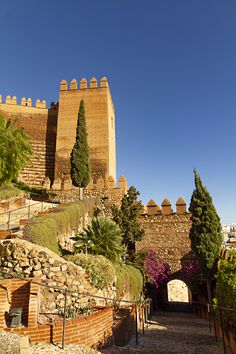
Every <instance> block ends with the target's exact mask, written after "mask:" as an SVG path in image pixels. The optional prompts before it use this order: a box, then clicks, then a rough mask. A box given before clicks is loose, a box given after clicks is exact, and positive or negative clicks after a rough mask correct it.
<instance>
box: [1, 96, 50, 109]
mask: <svg viewBox="0 0 236 354" xmlns="http://www.w3.org/2000/svg"><path fill="white" fill-rule="evenodd" d="M0 104H6V105H12V106H24V107H33V108H43V109H47V103H46V101H45V100H42V101H41V100H39V99H37V100H36V102H35V105H33V104H32V99H31V98H27V99H26V98H25V97H22V98H21V100H19V103H18V99H17V97H16V96H9V95H8V96H6V99H5V102H3V99H2V96H1V95H0Z"/></svg>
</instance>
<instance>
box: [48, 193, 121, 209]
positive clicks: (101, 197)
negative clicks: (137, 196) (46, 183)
mask: <svg viewBox="0 0 236 354" xmlns="http://www.w3.org/2000/svg"><path fill="white" fill-rule="evenodd" d="M47 193H48V196H49V200H50V201H51V202H54V203H63V204H68V203H72V202H76V201H78V200H80V199H81V195H80V190H79V188H75V187H73V189H70V190H56V191H52V190H50V191H48V192H47ZM125 193H126V190H125V189H121V188H113V189H109V188H102V189H85V188H84V189H83V192H82V195H83V199H89V198H95V199H96V201H97V204H98V206H100V207H101V208H102V211H103V212H104V214H105V215H111V211H110V208H111V206H112V205H113V204H115V205H116V206H117V207H120V205H121V201H122V199H123V197H124V195H125Z"/></svg>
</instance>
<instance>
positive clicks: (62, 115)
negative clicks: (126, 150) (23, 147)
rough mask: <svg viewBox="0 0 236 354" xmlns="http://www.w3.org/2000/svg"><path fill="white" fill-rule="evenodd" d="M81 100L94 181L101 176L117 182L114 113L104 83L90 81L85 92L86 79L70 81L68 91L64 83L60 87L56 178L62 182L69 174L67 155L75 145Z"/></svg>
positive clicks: (105, 83)
mask: <svg viewBox="0 0 236 354" xmlns="http://www.w3.org/2000/svg"><path fill="white" fill-rule="evenodd" d="M82 99H83V100H84V103H85V113H86V125H87V132H88V144H89V154H90V160H91V165H92V178H93V180H94V181H96V180H97V178H98V177H100V176H102V177H103V179H104V180H105V181H106V180H107V178H108V176H109V175H111V176H113V178H114V179H116V154H115V124H114V123H113V126H112V122H111V118H113V122H114V120H115V113H114V108H113V104H112V99H111V95H110V91H109V87H108V83H107V80H106V79H105V78H103V79H102V80H101V81H100V87H98V86H97V81H96V79H92V80H90V87H89V88H88V85H87V81H86V79H82V80H81V81H80V88H79V89H78V88H77V82H76V80H72V82H71V83H70V88H69V89H68V84H67V82H66V81H62V82H61V85H60V98H59V113H58V126H57V143H56V163H55V177H60V178H63V176H65V175H68V174H69V173H70V153H71V151H72V148H73V146H74V143H75V135H76V126H77V117H78V111H79V106H80V101H81V100H82Z"/></svg>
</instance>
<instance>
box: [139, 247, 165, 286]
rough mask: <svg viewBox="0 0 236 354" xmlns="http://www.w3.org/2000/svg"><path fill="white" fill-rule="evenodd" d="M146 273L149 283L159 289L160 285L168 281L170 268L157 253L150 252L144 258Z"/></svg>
mask: <svg viewBox="0 0 236 354" xmlns="http://www.w3.org/2000/svg"><path fill="white" fill-rule="evenodd" d="M144 271H145V273H146V276H147V279H148V281H149V282H150V283H151V284H153V285H155V286H156V288H158V287H159V285H160V284H162V283H164V282H165V281H167V279H168V276H169V272H170V267H169V265H168V263H166V262H164V261H163V259H161V257H159V256H158V255H157V252H155V251H149V252H148V253H147V255H146V257H145V258H144Z"/></svg>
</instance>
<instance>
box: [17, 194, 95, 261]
mask: <svg viewBox="0 0 236 354" xmlns="http://www.w3.org/2000/svg"><path fill="white" fill-rule="evenodd" d="M93 206H94V200H93V199H89V200H84V201H80V202H78V203H72V204H68V205H66V206H63V207H58V208H57V209H55V210H54V212H53V213H50V214H48V215H43V216H36V217H34V218H32V219H31V220H30V221H29V223H28V224H27V225H26V226H25V229H24V237H25V239H27V240H29V241H30V242H33V243H36V244H37V245H40V246H43V247H47V248H49V249H50V250H51V251H53V252H55V253H57V254H59V255H62V251H61V249H60V247H59V245H58V236H59V235H63V234H65V233H68V232H72V231H77V230H78V228H79V226H80V223H81V219H83V218H84V217H85V215H86V213H87V212H89V213H90V215H92V214H93Z"/></svg>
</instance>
